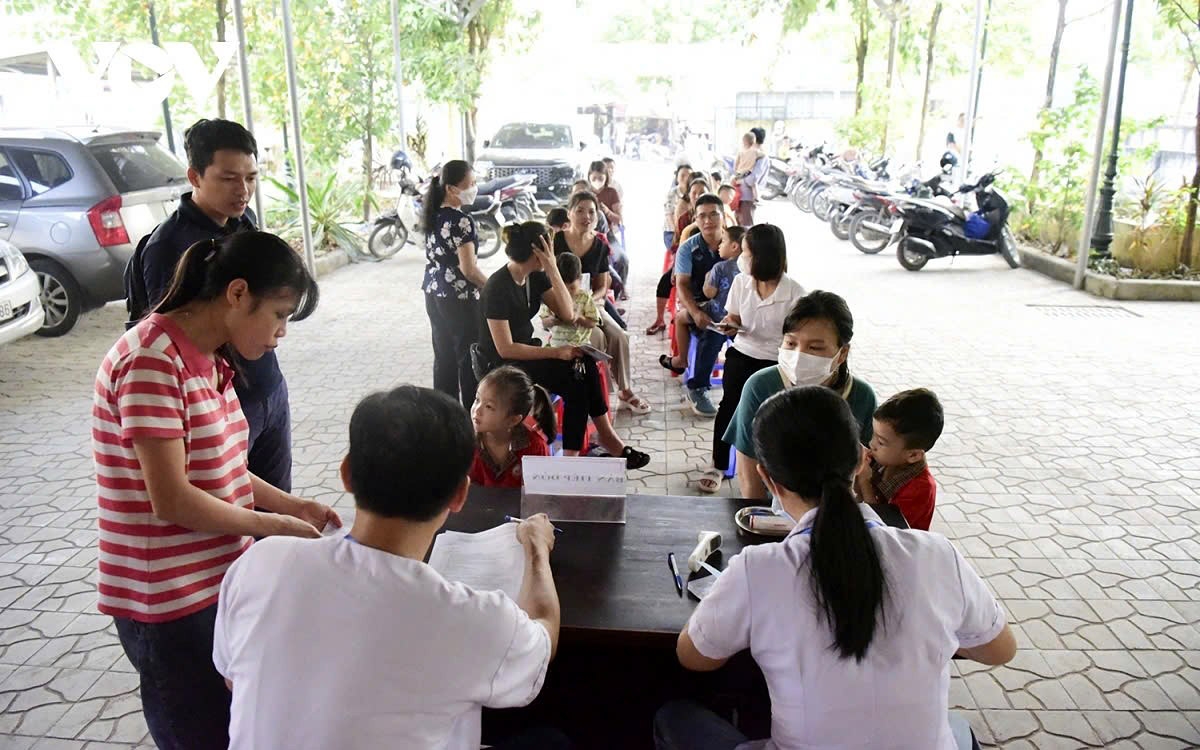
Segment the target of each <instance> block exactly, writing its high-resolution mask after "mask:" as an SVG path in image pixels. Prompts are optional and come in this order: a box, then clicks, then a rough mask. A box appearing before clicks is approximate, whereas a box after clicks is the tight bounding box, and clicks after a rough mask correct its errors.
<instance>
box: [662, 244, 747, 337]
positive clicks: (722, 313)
mask: <svg viewBox="0 0 1200 750" xmlns="http://www.w3.org/2000/svg"><path fill="white" fill-rule="evenodd" d="M723 231H724V233H723V235H722V239H721V245H720V246H719V247H718V248H717V254H718V255H720V256H721V260H720V261H718V262H717V264H716V265H715V266H713V267H712V270H711V271H709V272H708V275H707V276H705V277H704V296H705V297H706V298H707V299H706V300H705V301H704V302H701V303H700V309H701V310H703V311H704V312H705V313H707V314H708V317H709V318H711V319H712V320H714V321H721V320H725V317H726V316H727V315H728V312H726V310H725V301H726V300H727V299H728V298H729V288H730V287H731V286H733V278H734V277H735V276H737V275H738V258H739V257H741V255H742V237H744V236H746V230H745V228H743V227H726V228H725V229H724V230H723ZM691 335H692V318H691V316H690V315H688V313H687V310H680V311H679V313H678V314H676V316H675V345H676V346H677V347H678V348H679V351H681V352H686V351H687V350H688V348H689V347H690V346H691V341H690V338H691Z"/></svg>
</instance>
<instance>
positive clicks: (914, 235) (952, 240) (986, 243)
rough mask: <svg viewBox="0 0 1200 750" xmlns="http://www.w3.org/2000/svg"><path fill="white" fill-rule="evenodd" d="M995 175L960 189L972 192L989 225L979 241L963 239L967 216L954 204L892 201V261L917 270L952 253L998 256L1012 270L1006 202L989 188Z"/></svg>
mask: <svg viewBox="0 0 1200 750" xmlns="http://www.w3.org/2000/svg"><path fill="white" fill-rule="evenodd" d="M995 179H996V176H995V174H993V173H988V174H985V175H983V176H982V177H980V178H979V180H978V181H977V182H976V183H975V184H974V185H963V186H962V187H960V188H959V189H958V192H959V193H964V194H965V193H974V196H975V204H976V210H977V212H978V213H979V214H980V215H981V216H982V217H983V218H984V219H986V221H987V223H988V231H987V234H986V235H985V236H984V237H983V238H982V239H977V238H974V237H968V236H967V233H966V225H967V219H968V214H967V213H966V211H965V210H964V209H963V208H962V207H960V206H956V205H953V204H950V205H947V204H946V203H944V202H939V201H938V200H936V199H930V198H905V199H900V200H897V202H896V207H897V209H898V212H899V216H898V217H897V218H898V219H899V220H898V221H896V220H894V221H893V222H892V226H891V227H890V235H891V242H889V244H892V243H895V244H896V259H897V260H898V261H900V265H901V266H903V267H904V268H905V269H907V270H909V271H920V270H921V269H922V268H924V267H925V264H926V263H928V262H929V260H930V259H931V258H945V257H954V256H957V255H994V254H999V255H1000V256H1001V257H1003V258H1004V260H1005V262H1006V263H1008V265H1009V266H1010V267H1011V268H1018V267H1020V265H1021V261H1020V257H1019V256H1018V254H1017V242H1016V238H1014V237H1013V234H1012V231H1011V230H1010V229H1009V228H1008V214H1009V206H1008V201H1007V200H1006V199H1005V198H1004V196H1003V195H1002V194H1001V193H1000V191H999V190H997V189H996V188H995V186H994V183H995Z"/></svg>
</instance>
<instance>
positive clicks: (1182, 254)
mask: <svg viewBox="0 0 1200 750" xmlns="http://www.w3.org/2000/svg"><path fill="white" fill-rule="evenodd" d="M1195 137H1196V144H1195V145H1196V171H1195V173H1193V174H1192V189H1191V190H1190V191H1189V193H1190V194H1189V195H1188V204H1187V220H1186V222H1185V223H1184V225H1183V246H1182V247H1180V248H1179V262H1180V263H1181V264H1183V265H1185V266H1187V267H1188V268H1191V267H1192V261H1193V259H1192V242H1193V237H1194V236H1195V234H1196V203H1197V201H1198V200H1200V98H1197V100H1196V133H1195Z"/></svg>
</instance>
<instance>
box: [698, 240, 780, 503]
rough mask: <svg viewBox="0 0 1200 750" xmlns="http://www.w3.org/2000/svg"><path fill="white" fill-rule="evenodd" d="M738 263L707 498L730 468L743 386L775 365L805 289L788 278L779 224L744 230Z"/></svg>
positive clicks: (703, 483) (704, 484) (703, 484)
mask: <svg viewBox="0 0 1200 750" xmlns="http://www.w3.org/2000/svg"><path fill="white" fill-rule="evenodd" d="M737 264H738V271H739V272H740V273H739V274H738V275H737V276H735V277H734V279H733V284H732V285H731V286H730V287H729V297H728V299H727V300H726V302H725V309H726V310H727V311H728V315H727V316H726V317H725V319H724V320H723V321H721V322H722V323H725V324H732V325H734V326H736V327H737V328H738V329H740V331H739V332H738V334H737V336H736V338H734V340H733V344H732V345H731V346H730V347H729V349H728V350H726V352H725V373H724V375H723V383H722V386H721V387H722V389H723V391H724V393H723V394H722V396H721V405H720V407H719V408H718V409H717V416H716V420H715V424H714V426H713V439H712V464H713V465H712V467H710V468H708V469H706V470H705V472H704V475H703V476H701V477H700V482H699V485H698V486H699V488H700V491H701V492H704V493H706V494H711V493H713V492H716V491H717V490H718V489H720V487H721V480H722V478H723V477H724V475H725V471H726V470H727V469H728V468H729V443H728V442H726V438H725V431H726V429H727V428H728V427H729V422H730V421H731V420H732V419H733V415H734V412H735V411H737V407H738V401H739V400H741V397H742V388H743V387H744V386H745V385H746V381H747V380H749V379H750V376H751V375H753V374H754V373H756V372H758V371H759V370H763V369H766V368H768V367H774V366H775V364H776V362H777V354H778V352H779V347H780V344H781V343H782V341H783V320H784V318H785V317H787V314H788V311H790V310H791V309H792V305H794V304H795V303H796V300H798V299H800V298H801V297H803V296H804V288H803V287H801V286H800V284H798V283H797V282H796V281H795V280H793V279H792V278H791V277H790V276H788V275H787V243H786V242H785V240H784V237H783V231H782V230H780V229H779V227H777V226H774V225H772V224H758V225H756V226H753V227H751V228H750V229H748V230H746V235H745V237H743V238H742V253H741V255H739V256H738V259H737Z"/></svg>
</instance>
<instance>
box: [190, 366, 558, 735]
mask: <svg viewBox="0 0 1200 750" xmlns="http://www.w3.org/2000/svg"><path fill="white" fill-rule="evenodd" d="M474 451H475V432H474V429H473V428H472V426H471V421H470V418H469V417H468V416H467V412H466V411H465V410H464V409H463V408H462V406H460V405H459V404H458V402H456V401H455V400H453V399H451V398H450V397H448V396H445V395H443V394H441V393H438V392H436V391H433V390H430V389H427V388H418V387H416V386H401V387H399V388H396V389H394V390H392V391H389V392H381V393H375V394H372V395H370V396H368V397H367V398H365V399H363V400H362V402H360V403H359V405H358V407H357V408H356V409H355V410H354V415H353V416H352V417H351V419H350V450H349V454H348V455H347V456H346V458H345V459H344V460H343V461H342V465H341V477H342V482H343V483H344V485H345V487H346V489H347V490H348V491H349V492H351V493H353V495H354V500H355V505H356V507H357V513H356V516H355V519H354V526H353V528H352V529H351V531H350V534H349V535H337V536H333V537H329V538H325V539H321V540H314V541H308V540H305V543H299V542H300V541H301V540H299V539H294V540H293V539H282V538H281V539H279V540H273V539H265V540H263V541H262V542H258V543H256V544H254V546H253V547H251V549H250V550H249V551H248V552H247V553H246V554H244V555H243V556H242V557H241V559H239V560H238V561H237V563H235V564H234V565H233V567H231V568H230V569H229V572H228V573H227V574H226V576H225V580H224V583H223V585H222V586H221V595H220V600H219V608H218V613H217V623H216V634H215V638H214V645H213V662H214V663H215V665H216V668H217V670H218V671H219V672H220V673H221V674H222V675H224V676H225V679H226V682H228V683H229V685H230V688H231V689H232V690H233V708H232V718H231V721H230V727H229V736H230V747H232V748H289V749H298V748H314V749H316V748H333V747H336V748H341V749H350V748H364V750H365V749H366V748H372V749H373V748H384V747H391V748H434V747H436V748H464V749H465V748H470V750H476V749H477V748H478V747H479V745H480V713H481V711H480V708H481V707H482V706H489V707H494V708H501V707H509V706H523V705H525V704H528V703H529V702H530V701H532V700H533V699H534V698H535V697H536V696H537V694H538V692H539V691H540V690H541V688H542V684H543V682H544V680H545V677H546V669H547V666H548V665H549V663H550V660H551V658H553V656H554V651H555V648H556V646H557V643H558V624H559V605H558V594H557V593H556V591H555V589H554V579H553V577H552V575H551V573H550V563H549V560H550V550H551V549H552V548H553V546H554V533H553V528H552V527H551V526H550V523H549V521H548V520H547V519H546V517H545V516H544V515H539V516H534V517H532V518H530V519H528V520H526V521H524V522H522V523H521V525H520V526H519V527H518V529H517V538H518V539H519V540H520V541H521V543H522V545H523V546H524V548H525V553H526V566H525V578H524V582H523V585H522V588H521V591H520V593H519V595H518V597H517V601H515V602H514V601H513V600H512V599H510V598H509V597H508V596H507V595H505V594H503V593H501V592H499V591H488V592H481V591H475V590H473V589H470V588H468V587H467V586H465V585H463V584H460V583H452V582H450V581H447V580H446V579H444V578H443V577H442V576H441V575H440V574H439V573H438V572H437V571H435V570H434V569H433V568H431V567H429V566H428V565H426V564H425V563H424V562H422V559H423V558H424V557H425V553H426V551H427V550H428V549H429V546H430V544H431V542H432V540H433V537H434V535H435V534H436V533H437V531H438V529H439V528H441V526H442V524H443V523H445V521H446V517H447V516H448V515H449V514H450V513H454V512H457V511H459V510H461V509H462V507H463V504H464V503H465V502H466V500H467V489H468V487H469V485H470V482H469V480H468V479H467V471H468V469H469V467H470V465H471V460H472V457H473V456H474ZM293 542H295V543H293ZM565 741H566V740H565V737H562V736H561V735H558V734H557V733H554V732H549V733H540V734H538V735H537V737H528V736H524V738H523V739H517V740H514V741H513V744H512V745H508V744H505V745H497V746H496V747H506V748H507V747H522V748H526V747H559V746H562V744H563V743H565Z"/></svg>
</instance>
